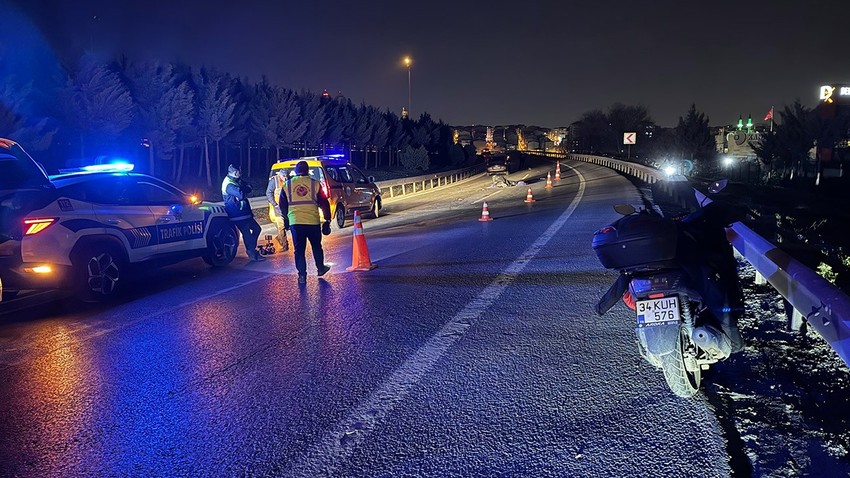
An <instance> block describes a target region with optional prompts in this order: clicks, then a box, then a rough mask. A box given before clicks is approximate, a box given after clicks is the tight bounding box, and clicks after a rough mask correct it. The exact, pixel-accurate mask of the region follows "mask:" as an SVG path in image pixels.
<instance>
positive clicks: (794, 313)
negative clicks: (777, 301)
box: [785, 302, 805, 332]
mask: <svg viewBox="0 0 850 478" xmlns="http://www.w3.org/2000/svg"><path fill="white" fill-rule="evenodd" d="M785 305H786V307H791V304H789V303H787V302H786V303H785ZM804 320H805V318H804V316H803V314H802V313H800V311H799V310H797V309H794V308H792V309H791V317H790V318H789V319H788V330H789V331H793V332H799V331H800V329H801V328H802V327H803V321H804Z"/></svg>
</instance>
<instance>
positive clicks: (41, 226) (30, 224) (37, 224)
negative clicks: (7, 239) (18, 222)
mask: <svg viewBox="0 0 850 478" xmlns="http://www.w3.org/2000/svg"><path fill="white" fill-rule="evenodd" d="M54 222H56V218H55V217H49V218H41V219H24V235H27V236H31V235H33V234H38V233H39V232H41V231H43V230H45V229H47V228H48V227H49V226H50V225H52V224H53V223H54Z"/></svg>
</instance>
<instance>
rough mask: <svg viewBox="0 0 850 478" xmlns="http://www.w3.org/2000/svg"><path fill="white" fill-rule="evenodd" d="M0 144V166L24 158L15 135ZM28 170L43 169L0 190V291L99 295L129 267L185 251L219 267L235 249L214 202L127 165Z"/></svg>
mask: <svg viewBox="0 0 850 478" xmlns="http://www.w3.org/2000/svg"><path fill="white" fill-rule="evenodd" d="M9 143H11V144H12V145H14V147H15V148H16V150H15V151H13V150H12V149H13V146H10V145H9ZM3 144H4V143H2V142H0V173H5V172H6V170H8V169H10V166H9V165H10V164H11V163H12V161H13V160H11V159H9V157H10V156H16V158H15V160H18V161H22V160H23V161H25V160H26V159H29V161H32V159H31V158H29V156H26V157H22V154H21V153H23V155H26V153H25V152H23V150H22V149H20V147H19V146H17V145H15V144H14V143H12V142H8V141H7V142H6V144H7V147H4V146H3ZM4 157H5V158H6V159H5V161H4V159H3V158H4ZM32 162H33V163H35V162H34V161H32ZM35 164H36V165H37V163H35ZM19 169H20V168H19ZM29 171H39V172H41V174H42V177H41V178H36V179H33V178H27V181H28V184H29V186H31V187H30V189H28V190H27V189H18V190H12V191H11V192H10V190H9V189H4V190H0V212H2V215H0V218H2V222H0V224H2V225H5V226H6V227H5V230H3V232H0V241H3V242H2V244H0V278H2V281H3V287H4V290H5V291H6V293H9V292H14V291H16V290H21V289H45V288H47V289H53V288H71V289H74V290H75V291H76V292H77V293H78V294H79V295H81V296H82V297H83V298H85V299H93V300H102V299H106V298H108V297H110V296H112V295H114V294H115V293H116V292H117V291H118V290H119V289H120V288H121V287H122V286H123V285H124V284H125V282H126V278H127V277H128V275H130V274H131V271H132V268H133V266H136V265H141V264H144V265H150V264H155V265H164V264H169V263H174V262H178V261H181V260H184V259H188V258H191V257H202V258H203V260H204V261H206V262H207V263H208V264H210V265H212V266H224V265H227V264H229V263H230V262H231V261H232V260H233V258H234V257H235V255H236V248H237V244H238V236H237V231H236V229H235V227H234V226H233V225H232V224H231V222H230V221H229V220H228V218H227V214H226V212H225V211H224V207H223V206H218V205H214V204H210V203H206V202H202V201H200V200H198V198H196V197H195V196H192V195H189V194H186V193H184V192H183V191H181V190H179V189H177V188H176V187H174V186H172V185H170V184H168V183H166V182H164V181H161V180H159V179H157V178H155V177H152V176H149V175H147V174H140V173H134V172H132V165H129V164H118V165H97V166H90V167H86V168H82V169H81V170H78V171H66V172H63V173H60V174H58V175H54V176H49V177H48V176H46V175H44V174H43V171H44V170H43V169H41V168H40V167H38V168H36V169H35V170H34V169H32V168H29ZM0 176H2V174H0ZM0 187H2V184H0ZM10 226H11V227H10ZM0 229H3V228H2V227H0ZM4 239H5V240H4Z"/></svg>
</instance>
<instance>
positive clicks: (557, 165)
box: [555, 161, 561, 181]
mask: <svg viewBox="0 0 850 478" xmlns="http://www.w3.org/2000/svg"><path fill="white" fill-rule="evenodd" d="M560 180H561V162H560V161H557V162H556V163H555V181H560Z"/></svg>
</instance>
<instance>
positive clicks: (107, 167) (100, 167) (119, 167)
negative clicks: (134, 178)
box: [81, 163, 135, 173]
mask: <svg viewBox="0 0 850 478" xmlns="http://www.w3.org/2000/svg"><path fill="white" fill-rule="evenodd" d="M134 167H135V166H134V165H133V164H132V163H113V164H92V165H89V166H83V167H82V168H81V169H82V170H83V171H86V172H89V173H126V172H130V171H132V170H133V168H134Z"/></svg>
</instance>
